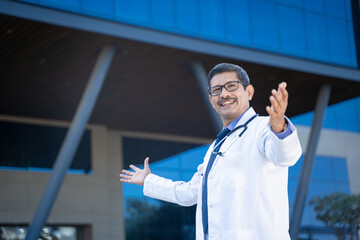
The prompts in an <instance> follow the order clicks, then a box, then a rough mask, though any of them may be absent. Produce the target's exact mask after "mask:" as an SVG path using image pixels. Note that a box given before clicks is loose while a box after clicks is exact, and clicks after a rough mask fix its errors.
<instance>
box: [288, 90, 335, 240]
mask: <svg viewBox="0 0 360 240" xmlns="http://www.w3.org/2000/svg"><path fill="white" fill-rule="evenodd" d="M330 92H331V87H330V85H323V86H322V87H321V89H320V92H319V95H318V98H317V101H316V106H315V114H314V120H313V123H312V127H311V133H310V139H309V141H308V144H307V148H306V154H305V159H304V164H303V167H302V170H301V176H300V180H299V184H298V188H297V192H296V198H295V203H294V207H293V211H292V216H291V222H290V236H291V239H292V240H296V239H297V237H298V235H299V232H300V227H301V219H302V215H303V211H304V206H305V201H306V196H307V193H308V189H309V184H310V178H311V174H312V169H313V165H314V160H315V156H316V148H317V144H318V141H319V136H320V132H321V127H322V124H323V120H324V115H325V111H326V107H327V105H328V102H329V97H330Z"/></svg>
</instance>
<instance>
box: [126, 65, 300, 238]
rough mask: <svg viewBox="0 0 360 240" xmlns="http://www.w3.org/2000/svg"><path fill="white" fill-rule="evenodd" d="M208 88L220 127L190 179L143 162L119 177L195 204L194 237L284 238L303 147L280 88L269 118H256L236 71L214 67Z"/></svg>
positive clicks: (248, 88) (150, 192) (152, 193)
mask: <svg viewBox="0 0 360 240" xmlns="http://www.w3.org/2000/svg"><path fill="white" fill-rule="evenodd" d="M208 85H209V101H210V103H211V104H212V106H213V108H214V109H215V111H217V113H218V114H219V115H220V117H221V119H222V122H223V124H224V129H223V131H222V132H221V133H220V134H219V135H218V138H217V140H216V141H215V142H214V143H213V144H212V145H211V146H210V147H209V150H208V152H207V153H206V155H205V158H204V162H203V163H202V164H200V165H199V166H198V168H197V172H196V173H195V174H194V176H193V177H192V179H191V180H190V181H189V182H182V181H176V182H173V181H171V180H169V179H165V178H162V177H159V176H156V175H154V174H151V172H150V168H149V158H146V159H145V161H144V169H139V168H137V167H135V166H133V165H130V167H131V168H132V169H133V170H134V171H135V172H131V171H127V170H123V174H120V177H121V179H120V180H121V181H122V182H127V183H134V184H140V185H143V186H144V194H145V195H146V196H149V197H153V198H157V199H161V200H164V201H168V202H173V203H177V204H180V205H183V206H191V205H194V204H197V210H196V239H197V240H203V239H216V240H219V239H226V240H235V239H239V240H240V239H241V240H243V239H245V240H285V239H290V237H289V233H288V228H289V207H288V196H287V181H288V179H287V178H288V167H289V166H292V165H294V164H295V163H296V162H297V160H298V159H299V157H300V156H301V152H302V150H301V146H300V143H299V140H298V136H297V131H296V129H295V127H294V126H293V125H292V124H291V122H290V121H289V119H287V118H286V117H285V115H284V114H285V110H286V108H287V104H288V92H287V91H286V83H285V82H283V83H281V84H279V87H278V90H275V89H273V90H272V91H271V96H270V102H271V107H269V106H267V107H266V111H267V112H268V114H269V117H259V116H257V114H256V113H255V111H254V110H253V108H251V107H250V103H249V101H250V100H251V99H252V98H253V96H254V88H253V86H252V85H250V80H249V77H248V75H247V73H246V72H245V71H244V70H243V69H242V68H241V67H239V66H237V65H233V64H229V63H221V64H218V65H216V66H215V67H214V68H213V69H212V70H211V71H210V73H209V76H208ZM231 130H232V131H231ZM229 131H230V132H229ZM220 135H221V136H220ZM223 135H225V137H224V136H223Z"/></svg>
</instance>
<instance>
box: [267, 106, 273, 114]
mask: <svg viewBox="0 0 360 240" xmlns="http://www.w3.org/2000/svg"><path fill="white" fill-rule="evenodd" d="M266 111H267V112H268V114H269V116H271V115H272V114H273V113H274V109H272V108H271V107H269V106H266Z"/></svg>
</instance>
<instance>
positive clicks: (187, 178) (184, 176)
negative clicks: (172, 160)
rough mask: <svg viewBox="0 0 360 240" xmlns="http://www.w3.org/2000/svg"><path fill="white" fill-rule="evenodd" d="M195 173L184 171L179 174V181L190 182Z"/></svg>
mask: <svg viewBox="0 0 360 240" xmlns="http://www.w3.org/2000/svg"><path fill="white" fill-rule="evenodd" d="M194 174H195V172H187V171H184V172H182V173H181V179H182V180H183V181H185V182H188V181H190V180H191V178H192V177H193V176H194Z"/></svg>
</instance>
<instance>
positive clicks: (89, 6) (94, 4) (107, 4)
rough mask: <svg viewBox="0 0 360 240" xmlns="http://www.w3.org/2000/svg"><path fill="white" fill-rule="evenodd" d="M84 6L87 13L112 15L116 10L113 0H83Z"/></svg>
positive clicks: (103, 15) (104, 15)
mask: <svg viewBox="0 0 360 240" xmlns="http://www.w3.org/2000/svg"><path fill="white" fill-rule="evenodd" d="M82 8H83V12H84V13H85V14H90V15H99V16H102V17H108V18H109V17H112V16H113V12H114V1H113V0H102V1H98V0H82Z"/></svg>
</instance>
